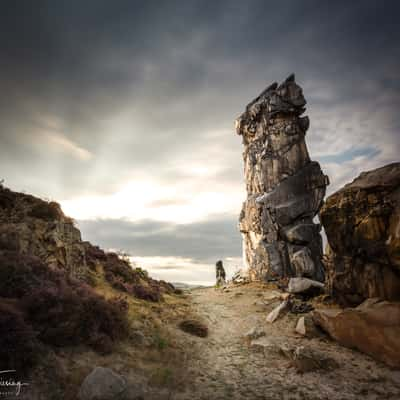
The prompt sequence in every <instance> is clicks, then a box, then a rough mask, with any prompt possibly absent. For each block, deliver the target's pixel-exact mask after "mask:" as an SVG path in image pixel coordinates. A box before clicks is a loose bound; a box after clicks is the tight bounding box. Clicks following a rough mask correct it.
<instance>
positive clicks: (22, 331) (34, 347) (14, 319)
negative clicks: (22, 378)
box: [0, 301, 39, 373]
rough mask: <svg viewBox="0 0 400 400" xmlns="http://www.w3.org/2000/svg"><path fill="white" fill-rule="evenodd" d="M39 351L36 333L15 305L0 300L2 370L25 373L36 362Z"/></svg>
mask: <svg viewBox="0 0 400 400" xmlns="http://www.w3.org/2000/svg"><path fill="white" fill-rule="evenodd" d="M38 352H39V343H38V341H37V339H36V333H35V332H34V331H33V329H32V327H31V326H30V325H29V324H27V323H26V322H25V320H24V318H23V315H22V313H21V312H20V311H18V310H17V309H16V308H15V307H14V306H12V305H10V304H7V303H6V302H5V301H2V302H0V370H2V371H4V370H9V369H15V370H17V371H18V372H19V373H24V372H25V371H27V370H28V369H29V368H30V367H31V366H33V365H34V364H35V361H36V359H37V354H38Z"/></svg>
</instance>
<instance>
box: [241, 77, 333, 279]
mask: <svg viewBox="0 0 400 400" xmlns="http://www.w3.org/2000/svg"><path fill="white" fill-rule="evenodd" d="M305 104H306V100H305V99H304V97H303V92H302V89H301V87H300V86H299V85H297V84H296V82H295V78H294V75H291V76H290V77H288V78H287V79H286V81H285V82H283V83H282V84H281V85H280V86H278V84H277V83H274V84H272V85H271V86H269V87H268V88H267V89H266V90H264V92H262V93H261V94H260V96H258V97H257V98H256V99H255V100H253V101H252V102H251V103H250V104H249V105H248V106H247V107H246V111H245V112H244V113H243V114H242V115H241V116H240V117H239V118H238V119H237V120H236V129H237V133H238V134H239V135H241V136H242V137H243V144H244V152H243V159H244V173H245V179H246V189H247V199H246V201H245V202H244V204H243V208H242V212H241V215H240V218H239V227H240V231H241V233H242V235H243V249H244V259H245V260H244V262H245V265H246V268H247V269H248V271H249V276H250V279H252V280H258V279H262V280H272V279H278V278H282V277H286V276H305V277H309V278H312V279H315V280H318V281H323V280H324V271H323V265H322V262H321V258H322V241H321V236H320V233H319V231H320V226H319V225H318V224H314V223H313V218H314V216H315V215H316V214H317V212H318V210H319V209H320V207H321V205H322V203H323V198H324V195H325V187H326V186H327V184H328V177H327V176H326V175H324V174H323V173H322V171H321V168H320V166H319V164H318V163H317V162H314V161H311V160H310V157H309V155H308V151H307V146H306V143H305V134H306V131H307V129H308V127H309V119H308V117H302V116H301V115H302V114H303V113H304V111H305V108H304V106H305Z"/></svg>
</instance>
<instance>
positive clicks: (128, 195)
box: [61, 168, 244, 224]
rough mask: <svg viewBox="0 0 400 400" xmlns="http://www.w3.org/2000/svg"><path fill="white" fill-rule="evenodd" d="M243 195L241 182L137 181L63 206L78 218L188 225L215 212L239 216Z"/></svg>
mask: <svg viewBox="0 0 400 400" xmlns="http://www.w3.org/2000/svg"><path fill="white" fill-rule="evenodd" d="M205 172H206V171H205V168H204V169H203V170H202V171H201V173H202V175H207V174H205ZM203 183H204V184H203ZM217 186H218V185H217ZM243 198H244V194H243V189H242V188H241V186H240V185H237V186H230V185H224V186H223V187H216V186H213V185H210V184H209V185H207V183H206V182H198V179H197V181H196V179H194V180H193V182H192V183H191V182H187V181H184V182H181V183H179V182H177V183H175V184H171V185H169V186H167V185H165V184H161V183H157V182H156V181H151V180H146V181H145V180H136V181H131V182H129V183H127V184H126V185H125V186H124V187H122V188H121V189H120V190H119V191H117V192H116V193H113V194H111V195H104V196H87V197H78V198H73V199H71V200H65V201H61V205H62V207H63V210H64V211H65V212H66V213H67V214H68V215H71V216H72V217H73V218H76V219H85V220H88V219H96V218H102V219H107V218H110V219H121V218H124V219H127V220H130V221H138V220H142V219H151V220H155V221H165V222H174V223H176V224H187V223H193V222H196V221H201V220H204V219H205V218H207V217H209V216H211V215H218V214H235V215H236V214H238V210H240V207H241V203H242V201H243ZM171 199H172V200H171Z"/></svg>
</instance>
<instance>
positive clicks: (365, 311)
mask: <svg viewBox="0 0 400 400" xmlns="http://www.w3.org/2000/svg"><path fill="white" fill-rule="evenodd" d="M313 320H314V322H315V323H316V324H317V325H318V326H320V327H321V328H322V329H323V330H325V331H326V332H327V333H328V334H329V335H330V336H331V337H332V338H333V339H335V340H337V341H338V342H339V343H340V344H341V345H343V346H346V347H350V348H355V349H358V350H360V351H362V352H363V353H366V354H369V355H370V356H372V357H373V358H375V359H376V360H380V361H383V362H384V363H386V364H387V365H389V366H391V367H395V368H400V303H398V302H388V301H380V300H379V299H376V298H375V299H368V300H366V301H365V302H364V303H362V304H361V305H359V306H358V307H356V308H347V309H345V310H332V309H327V310H315V311H313Z"/></svg>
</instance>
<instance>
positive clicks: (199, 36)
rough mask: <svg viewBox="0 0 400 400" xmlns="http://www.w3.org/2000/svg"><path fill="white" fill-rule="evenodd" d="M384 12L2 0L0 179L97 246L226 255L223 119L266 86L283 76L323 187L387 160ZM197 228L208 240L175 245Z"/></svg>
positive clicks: (390, 22)
mask: <svg viewBox="0 0 400 400" xmlns="http://www.w3.org/2000/svg"><path fill="white" fill-rule="evenodd" d="M399 11H400V6H399V4H398V2H396V1H386V2H384V3H380V2H377V1H353V2H347V1H335V2H321V1H308V0H304V1H301V2H297V1H281V2H273V1H264V0H259V1H246V2H239V1H234V0H221V1H218V0H214V1H211V0H210V1H192V0H188V1H173V0H170V1H167V2H160V1H128V0H119V1H112V2H110V1H106V0H86V1H84V2H82V1H77V0H70V1H68V2H64V1H58V0H42V1H40V2H35V1H32V2H15V1H5V2H3V3H2V5H1V13H0V27H1V28H0V29H1V35H0V52H1V53H0V56H1V63H0V84H1V87H2V95H1V97H0V119H1V130H0V157H1V178H4V179H5V181H6V184H7V185H9V186H10V187H11V188H13V189H16V190H25V191H27V192H31V193H33V194H36V195H39V196H43V197H46V198H52V199H55V200H58V201H61V203H62V205H63V207H64V208H65V209H66V211H67V212H68V213H69V214H71V215H72V216H73V217H75V218H77V219H80V220H85V221H87V222H85V223H82V230H83V234H84V236H85V237H88V238H90V239H91V240H93V241H96V240H97V239H99V241H100V242H101V244H102V245H103V246H105V247H108V248H110V247H115V248H120V249H126V250H128V251H132V253H133V254H134V255H135V256H136V257H153V260H154V257H175V258H176V257H181V258H183V259H190V260H192V261H191V262H193V263H194V264H195V263H203V264H204V265H208V263H210V262H211V260H215V259H218V258H223V257H237V256H238V255H240V252H241V248H240V243H239V241H238V237H239V235H238V232H237V228H236V224H235V223H234V222H235V221H236V219H237V214H238V213H239V210H240V203H241V201H242V200H243V199H244V187H243V186H244V185H243V175H242V174H243V173H242V161H241V152H242V146H241V143H240V138H239V137H237V136H236V135H235V133H234V129H233V120H234V119H235V118H236V116H238V115H239V114H240V113H241V112H242V111H243V109H244V107H245V105H246V104H247V103H248V102H249V101H250V100H251V99H253V98H254V97H256V96H257V95H258V94H259V92H261V91H262V90H263V89H264V87H265V86H266V85H268V84H270V83H271V82H273V81H275V80H280V81H281V80H283V79H284V78H286V76H287V75H289V74H290V73H291V72H295V73H296V76H297V80H298V82H299V83H300V84H301V85H302V86H303V88H304V93H305V96H306V98H307V100H308V110H307V114H308V115H309V116H310V118H311V128H310V131H309V132H308V134H307V135H308V137H307V141H308V146H309V150H310V154H311V156H312V158H313V159H316V160H319V161H320V162H321V165H322V167H323V169H324V170H325V172H327V173H328V175H329V176H330V180H331V186H330V187H329V192H332V191H334V190H336V189H337V188H339V187H340V186H341V185H343V184H344V183H345V182H348V181H349V180H351V179H353V178H354V177H355V176H356V175H357V174H358V173H359V172H361V171H362V170H367V169H370V168H375V167H377V166H381V165H383V164H385V163H388V162H391V161H397V160H398V154H399V150H400V136H399V129H400V116H399V115H400V114H399V113H398V107H399V103H400V101H399V100H400V84H399V72H398V71H399V70H400V47H399V46H398V39H399V36H400V35H399V33H400V32H399V30H400V28H399V24H398V14H399ZM97 220H98V221H97ZM228 220H229V221H231V222H230V223H229V224H227V223H225V224H224V223H223V222H221V221H228ZM93 224H99V225H98V226H97V227H96V229H97V230H93V226H96V225H93ZM202 224H205V225H202ZM146 226H150V227H151V226H159V228H157V229H161V226H162V229H161V231H162V232H164V231H165V230H167V231H168V229H169V230H170V231H169V232H170V233H169V234H160V233H157V234H155V233H154V231H152V232H153V233H152V235H150V236H149V235H148V234H147V233H146V232H147V230H146ZM206 226H210V227H212V230H210V231H209V232H207V235H209V237H208V238H207V235H206V234H203V235H200V234H199V236H198V237H197V238H196V241H194V242H190V240H189V239H187V236H186V234H187V235H188V237H193V236H191V235H193V232H194V231H195V229H199V228H200V227H201V229H203V230H204V229H205V227H206ZM117 227H118V229H117ZM228 227H229V228H228ZM167 228H168V229H167ZM157 232H158V231H157ZM153 234H154V235H155V236H154V235H153ZM157 235H158V236H157ZM222 236H226V239H221V237H222ZM172 237H175V238H176V239H174V241H173V243H172V242H171V240H172V239H171V238H172ZM234 237H235V238H236V239H233V238H234ZM231 239H232V240H231ZM220 240H222V241H220ZM213 241H215V242H216V244H213ZM189 242H190V243H189ZM193 243H195V245H194V244H193ZM172 249H173V251H172ZM147 260H148V259H147ZM169 260H171V259H169ZM181 261H182V260H181ZM177 262H178V261H177ZM158 264H159V265H160V263H158ZM161 264H162V263H161ZM168 265H169V264H168ZM180 265H186V264H185V263H182V262H180ZM182 268H183V267H182ZM188 269H190V270H192V269H191V268H188ZM200 275H201V273H200V272H199V276H200ZM199 279H200V278H199ZM191 280H193V281H195V280H197V279H191Z"/></svg>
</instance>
